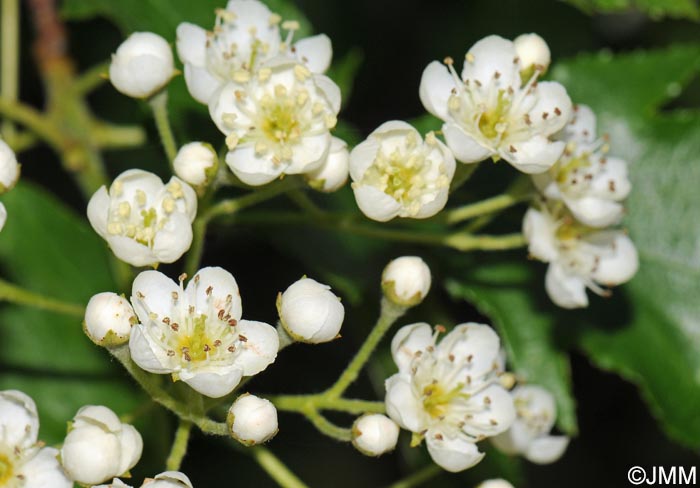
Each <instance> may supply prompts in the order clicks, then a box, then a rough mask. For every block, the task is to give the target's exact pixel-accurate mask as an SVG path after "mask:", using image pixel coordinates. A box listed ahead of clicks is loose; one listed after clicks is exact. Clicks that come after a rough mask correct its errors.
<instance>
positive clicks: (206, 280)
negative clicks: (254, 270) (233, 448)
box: [129, 268, 279, 398]
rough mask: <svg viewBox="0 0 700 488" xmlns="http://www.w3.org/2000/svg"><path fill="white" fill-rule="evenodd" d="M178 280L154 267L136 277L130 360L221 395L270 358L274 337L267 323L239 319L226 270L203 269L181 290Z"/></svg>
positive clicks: (233, 284) (276, 346) (238, 303)
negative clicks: (136, 318)
mask: <svg viewBox="0 0 700 488" xmlns="http://www.w3.org/2000/svg"><path fill="white" fill-rule="evenodd" d="M184 279H185V276H184V275H183V276H181V277H180V284H179V285H178V284H176V283H175V282H173V281H172V280H171V279H170V278H168V277H167V276H165V275H164V274H162V273H159V272H158V271H144V272H142V273H141V274H139V275H138V276H137V277H136V279H135V280H134V283H133V287H132V292H131V293H132V296H131V303H132V305H133V306H134V310H135V311H136V315H137V317H138V319H139V321H140V323H139V324H136V325H135V326H134V327H133V329H132V331H131V337H130V340H129V349H130V350H131V358H132V359H133V360H134V362H135V363H136V364H138V365H139V366H140V367H141V368H143V369H145V370H146V371H149V372H151V373H156V374H170V375H172V377H173V380H175V381H177V380H182V381H184V382H185V383H187V384H188V385H189V386H191V387H192V388H193V389H195V390H196V391H198V392H199V393H202V394H203V395H207V396H209V397H213V398H218V397H222V396H224V395H226V394H228V393H230V392H231V391H233V389H234V388H235V387H236V385H238V383H239V382H240V380H241V378H242V377H243V376H252V375H254V374H257V373H259V372H260V371H262V370H264V369H265V368H266V367H267V366H268V365H270V364H271V363H272V362H273V361H274V360H275V357H276V356H277V350H278V349H279V336H278V335H277V331H276V330H275V328H274V327H272V326H271V325H268V324H265V323H262V322H254V321H250V320H241V313H242V306H241V297H240V294H239V291H238V285H237V284H236V280H235V279H234V278H233V276H231V273H229V272H228V271H226V270H223V269H221V268H203V269H201V270H199V271H198V272H197V273H196V274H195V275H194V277H193V278H192V279H191V280H190V281H189V283H188V284H187V288H184V286H183V281H184Z"/></svg>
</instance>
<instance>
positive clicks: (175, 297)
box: [170, 291, 180, 300]
mask: <svg viewBox="0 0 700 488" xmlns="http://www.w3.org/2000/svg"><path fill="white" fill-rule="evenodd" d="M170 296H171V297H173V300H177V299H178V298H179V297H180V295H178V294H177V292H176V291H174V292H172V293H171V294H170Z"/></svg>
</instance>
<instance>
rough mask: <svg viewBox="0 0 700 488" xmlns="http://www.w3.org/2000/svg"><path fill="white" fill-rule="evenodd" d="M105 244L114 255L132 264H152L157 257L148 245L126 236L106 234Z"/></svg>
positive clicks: (138, 265) (137, 265)
mask: <svg viewBox="0 0 700 488" xmlns="http://www.w3.org/2000/svg"><path fill="white" fill-rule="evenodd" d="M106 240H107V244H109V248H110V249H111V250H112V252H113V253H114V255H115V256H117V257H118V258H119V259H121V260H122V261H124V262H125V263H129V264H131V265H132V266H136V267H140V266H153V265H155V264H157V263H158V257H157V256H156V255H155V254H154V253H153V251H152V250H151V249H150V248H149V247H148V246H145V245H143V244H141V243H139V242H136V241H135V240H133V239H132V238H130V237H126V236H111V235H110V236H107V237H106Z"/></svg>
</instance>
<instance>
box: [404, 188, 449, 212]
mask: <svg viewBox="0 0 700 488" xmlns="http://www.w3.org/2000/svg"><path fill="white" fill-rule="evenodd" d="M449 190H450V189H449V186H446V187H444V188H441V189H440V190H439V191H437V192H434V193H432V194H431V195H423V197H421V208H420V210H418V213H416V214H415V215H413V216H412V217H413V218H414V219H427V218H430V217H432V216H433V215H436V214H437V213H438V212H439V211H440V210H442V209H443V208H445V205H447V199H448V197H449ZM431 197H432V199H430V198H431ZM405 216H406V217H408V216H410V215H409V214H407V215H405Z"/></svg>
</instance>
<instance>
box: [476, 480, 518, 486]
mask: <svg viewBox="0 0 700 488" xmlns="http://www.w3.org/2000/svg"><path fill="white" fill-rule="evenodd" d="M476 488H514V487H513V485H511V484H510V483H508V482H507V481H506V480H503V479H497V480H486V481H484V482H483V483H481V484H480V485H479V486H477V487H476Z"/></svg>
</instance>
